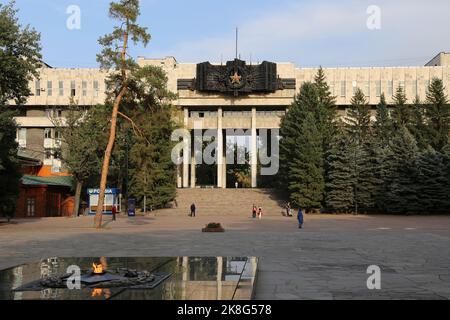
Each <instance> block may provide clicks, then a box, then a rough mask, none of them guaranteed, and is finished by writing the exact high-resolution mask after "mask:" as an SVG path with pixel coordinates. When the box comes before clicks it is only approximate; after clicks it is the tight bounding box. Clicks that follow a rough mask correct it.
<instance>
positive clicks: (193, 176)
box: [191, 132, 196, 188]
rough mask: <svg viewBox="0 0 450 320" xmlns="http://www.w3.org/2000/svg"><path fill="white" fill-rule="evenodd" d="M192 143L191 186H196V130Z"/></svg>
mask: <svg viewBox="0 0 450 320" xmlns="http://www.w3.org/2000/svg"><path fill="white" fill-rule="evenodd" d="M191 137H192V143H191V188H195V183H196V178H195V169H196V168H195V166H196V165H195V164H196V162H195V144H194V141H195V138H194V132H192V135H191Z"/></svg>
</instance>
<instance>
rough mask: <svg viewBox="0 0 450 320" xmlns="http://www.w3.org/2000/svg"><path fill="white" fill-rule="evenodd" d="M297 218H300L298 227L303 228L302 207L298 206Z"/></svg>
mask: <svg viewBox="0 0 450 320" xmlns="http://www.w3.org/2000/svg"><path fill="white" fill-rule="evenodd" d="M297 219H298V228H299V229H301V228H303V211H302V208H301V207H300V208H298V214H297Z"/></svg>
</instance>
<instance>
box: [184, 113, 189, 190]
mask: <svg viewBox="0 0 450 320" xmlns="http://www.w3.org/2000/svg"><path fill="white" fill-rule="evenodd" d="M188 126H189V110H188V108H184V128H185V129H188ZM183 144H184V147H183V188H188V187H189V160H190V159H189V158H190V154H189V153H190V152H189V149H190V147H189V146H190V144H189V141H188V137H184V138H183Z"/></svg>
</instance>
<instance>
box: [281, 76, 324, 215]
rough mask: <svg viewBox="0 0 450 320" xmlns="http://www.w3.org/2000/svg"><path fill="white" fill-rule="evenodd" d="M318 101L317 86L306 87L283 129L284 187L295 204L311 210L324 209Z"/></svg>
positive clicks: (302, 90)
mask: <svg viewBox="0 0 450 320" xmlns="http://www.w3.org/2000/svg"><path fill="white" fill-rule="evenodd" d="M318 100H319V99H318V92H317V88H316V86H315V85H314V84H312V83H309V82H308V83H305V84H303V85H302V87H301V88H300V93H299V94H298V95H297V96H296V97H295V100H294V103H293V104H292V105H291V107H290V108H289V109H288V112H287V113H286V115H285V116H284V117H283V118H282V121H281V128H280V134H281V137H282V139H281V141H280V174H279V179H280V183H281V187H282V188H283V189H284V190H285V191H287V192H288V193H289V194H290V195H291V198H292V200H293V202H294V203H296V204H297V205H301V206H304V207H305V208H307V209H317V208H320V206H321V205H320V204H321V201H322V200H323V194H324V182H323V181H324V171H323V170H324V163H323V135H322V133H321V132H320V130H319V128H318V126H317V117H316V116H317V114H316V111H317V106H318V105H319V102H318ZM306 155H308V156H306ZM309 171H310V172H309ZM308 189H309V190H308Z"/></svg>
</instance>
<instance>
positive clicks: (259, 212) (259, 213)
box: [258, 207, 262, 219]
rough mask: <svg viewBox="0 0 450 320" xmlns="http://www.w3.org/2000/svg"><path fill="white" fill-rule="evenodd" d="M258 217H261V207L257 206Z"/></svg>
mask: <svg viewBox="0 0 450 320" xmlns="http://www.w3.org/2000/svg"><path fill="white" fill-rule="evenodd" d="M258 218H259V219H261V218H262V208H261V207H259V209H258Z"/></svg>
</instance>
